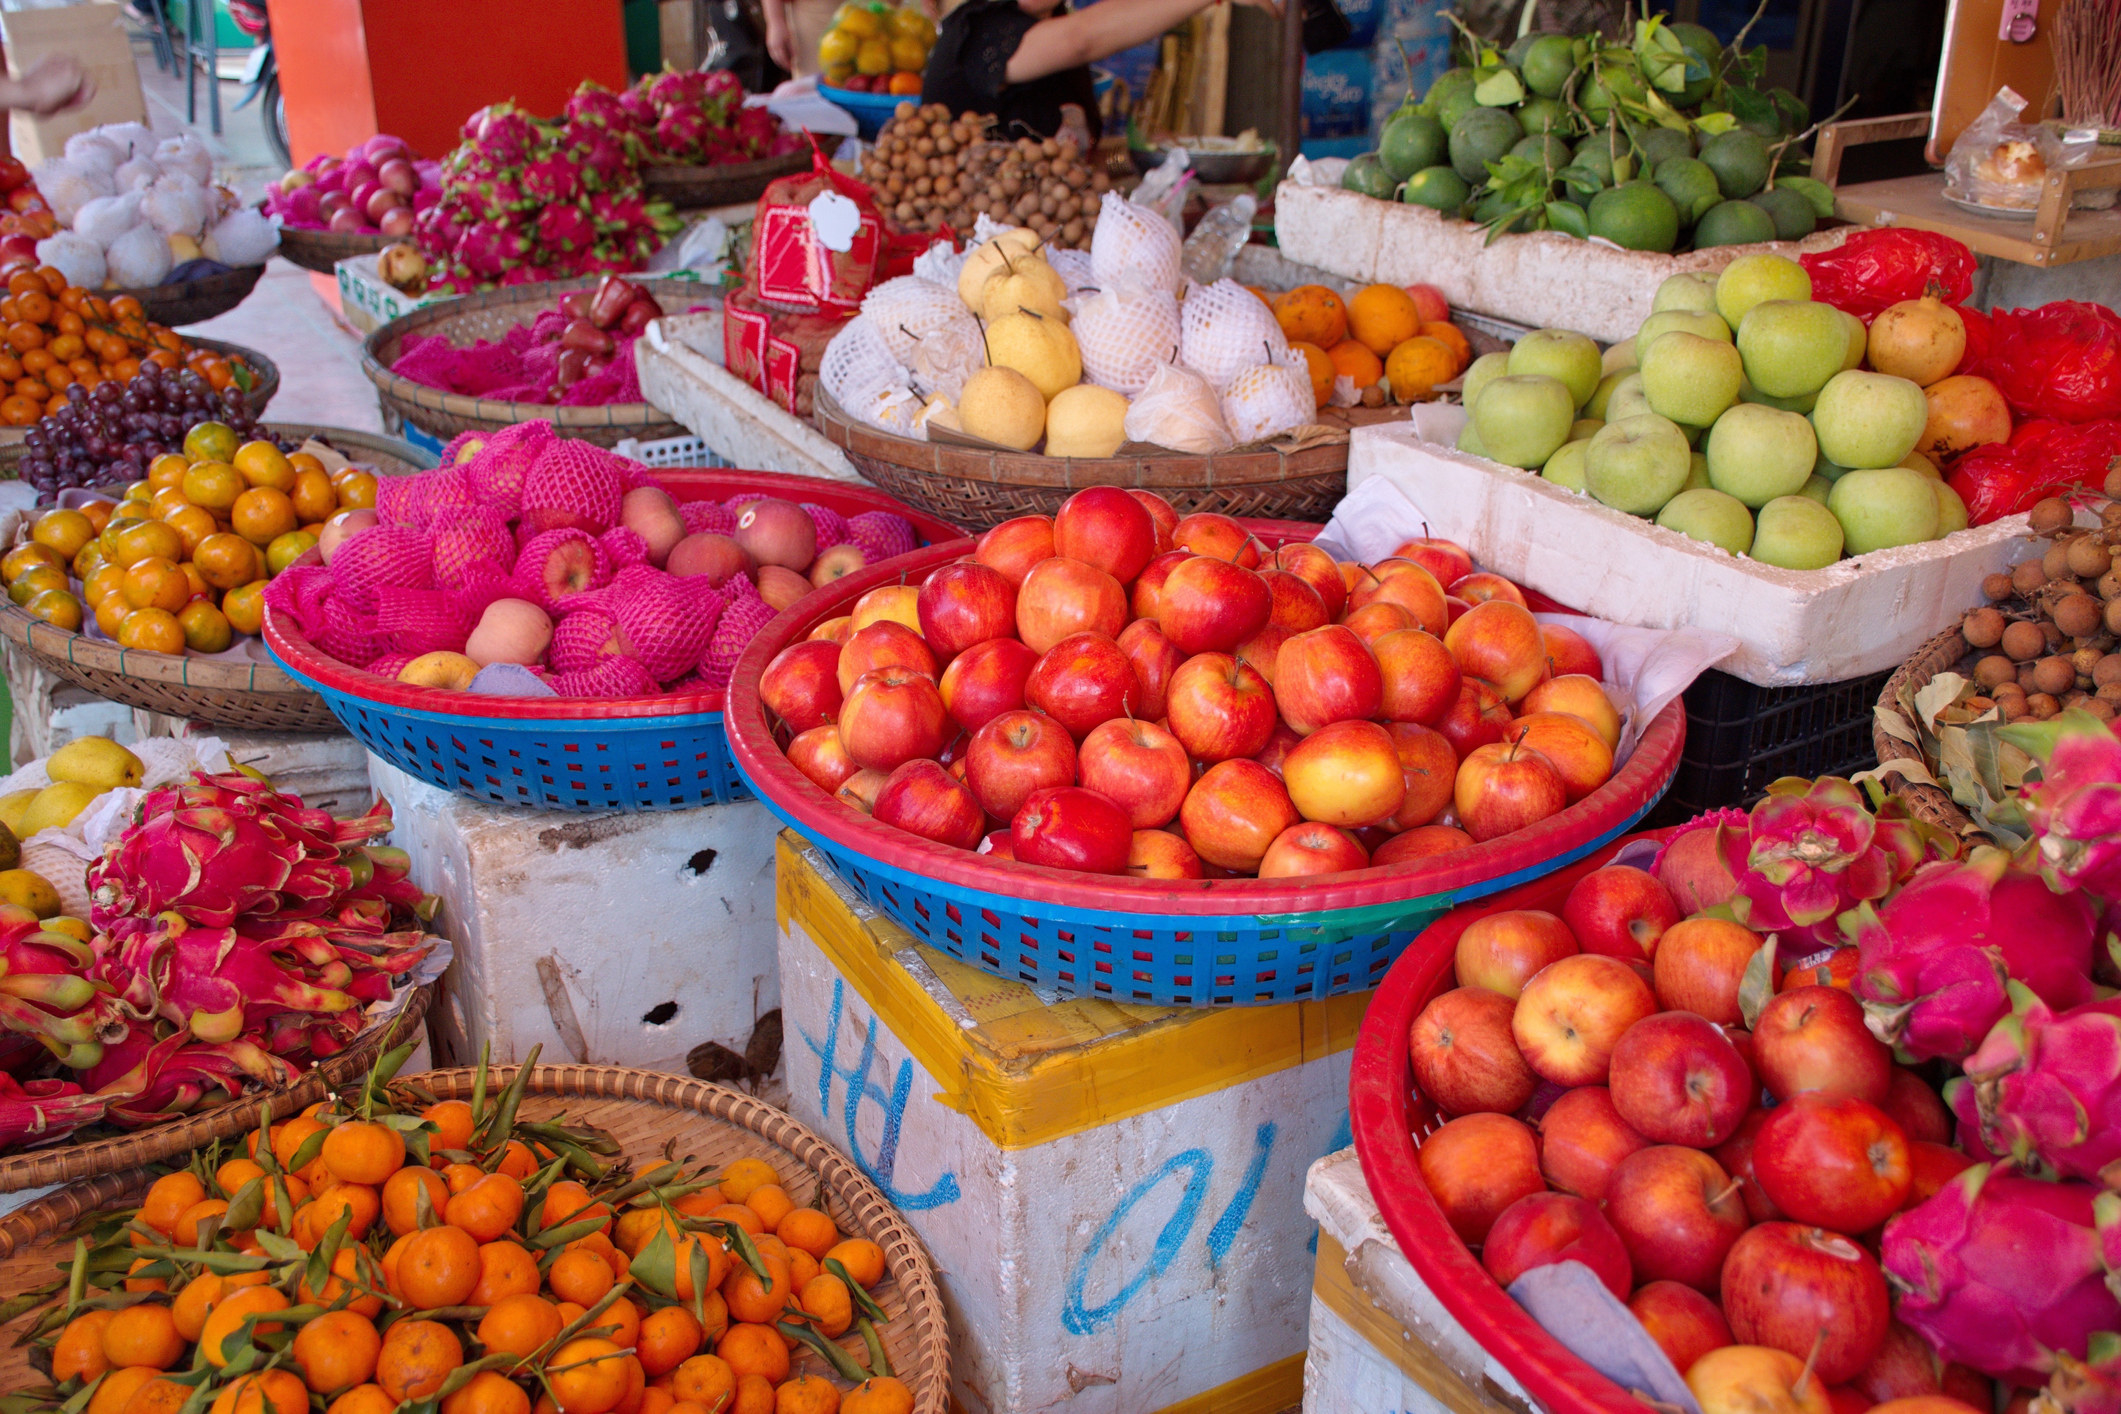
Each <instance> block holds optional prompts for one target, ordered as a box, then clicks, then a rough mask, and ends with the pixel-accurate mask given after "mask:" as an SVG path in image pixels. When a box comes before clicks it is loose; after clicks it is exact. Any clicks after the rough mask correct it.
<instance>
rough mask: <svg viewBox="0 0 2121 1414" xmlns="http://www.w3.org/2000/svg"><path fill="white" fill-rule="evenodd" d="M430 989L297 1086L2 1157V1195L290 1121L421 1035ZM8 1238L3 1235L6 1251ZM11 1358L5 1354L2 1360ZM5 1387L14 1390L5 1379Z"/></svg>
mask: <svg viewBox="0 0 2121 1414" xmlns="http://www.w3.org/2000/svg"><path fill="white" fill-rule="evenodd" d="M428 1001H429V993H428V989H427V988H425V987H414V988H412V989H411V991H410V992H409V993H408V994H407V996H406V998H405V1004H404V1005H403V1006H402V1007H400V1008H399V1009H398V1011H397V1013H396V1014H395V1015H394V1016H392V1017H389V1018H386V1019H384V1020H381V1021H378V1022H376V1023H375V1024H373V1025H371V1026H369V1027H368V1028H367V1029H365V1030H364V1031H362V1032H361V1034H360V1035H358V1036H356V1037H355V1038H354V1040H353V1044H352V1045H350V1046H348V1047H347V1048H346V1049H345V1050H343V1051H341V1052H339V1053H338V1054H337V1055H335V1056H332V1057H330V1058H329V1059H327V1060H323V1061H319V1062H318V1063H317V1064H316V1065H315V1066H314V1067H312V1068H311V1069H310V1071H309V1073H308V1074H306V1075H304V1076H303V1077H302V1078H301V1079H300V1080H297V1081H296V1082H295V1083H294V1084H292V1085H289V1086H286V1087H284V1088H282V1089H279V1090H259V1091H255V1092H253V1093H251V1094H248V1095H244V1096H242V1097H241V1098H240V1099H235V1100H231V1101H229V1102H228V1103H227V1104H225V1105H219V1106H216V1107H215V1108H213V1109H210V1110H202V1111H200V1112H199V1113H197V1114H191V1115H186V1116H185V1117H184V1118H182V1119H178V1120H173V1121H171V1122H170V1123H168V1124H158V1125H156V1126H154V1127H153V1128H151V1129H134V1130H128V1131H126V1132H123V1133H119V1134H114V1135H112V1136H111V1137H110V1138H107V1139H94V1138H88V1137H85V1136H83V1135H80V1134H76V1135H75V1136H74V1137H72V1138H69V1139H67V1140H65V1141H64V1142H62V1143H61V1144H59V1145H57V1146H56V1147H54V1148H50V1149H32V1150H30V1151H28V1152H27V1153H21V1154H11V1155H9V1156H8V1157H6V1158H0V1193H18V1192H20V1191H21V1190H23V1189H25V1188H42V1187H45V1186H46V1185H48V1184H53V1183H73V1182H77V1181H78V1180H80V1179H84V1178H97V1177H100V1176H103V1175H106V1174H114V1173H122V1172H124V1171H126V1170H131V1169H137V1168H138V1167H139V1166H140V1165H142V1164H153V1163H160V1162H162V1161H163V1160H165V1159H168V1158H169V1157H170V1156H172V1155H174V1154H182V1153H186V1152H188V1151H190V1150H192V1149H196V1148H198V1147H199V1146H200V1145H201V1144H209V1143H212V1142H213V1141H214V1140H216V1139H226V1138H228V1137H229V1136H230V1135H232V1134H242V1133H245V1132H246V1131H249V1130H252V1129H256V1128H257V1127H258V1116H259V1115H260V1113H262V1112H263V1110H264V1108H265V1107H266V1106H267V1105H271V1106H272V1111H273V1114H275V1115H276V1116H280V1117H282V1118H284V1117H286V1116H288V1115H291V1114H294V1113H295V1112H296V1111H297V1110H300V1109H302V1108H304V1107H305V1106H308V1105H312V1104H315V1103H316V1102H317V1101H318V1100H321V1099H323V1098H324V1097H325V1096H326V1095H327V1094H329V1093H330V1092H332V1091H333V1090H336V1089H338V1088H340V1087H341V1086H345V1085H351V1084H354V1083H355V1082H357V1081H358V1080H359V1079H360V1078H361V1076H363V1075H365V1074H366V1073H367V1072H368V1068H369V1067H370V1066H372V1065H374V1064H375V1062H376V1057H377V1056H378V1055H380V1054H382V1052H383V1050H384V1045H383V1043H384V1041H385V1040H386V1039H388V1040H389V1041H390V1043H391V1044H392V1045H399V1044H402V1043H403V1042H405V1041H407V1040H410V1039H412V1038H413V1037H415V1036H417V1035H419V1034H420V1028H421V1027H423V1026H424V1025H426V1022H427V1004H428ZM5 1250H6V1238H5V1237H4V1236H0V1251H5ZM4 1363H5V1357H0V1364H4ZM0 1387H10V1388H11V1387H12V1386H11V1385H9V1384H8V1382H7V1381H6V1380H4V1379H0Z"/></svg>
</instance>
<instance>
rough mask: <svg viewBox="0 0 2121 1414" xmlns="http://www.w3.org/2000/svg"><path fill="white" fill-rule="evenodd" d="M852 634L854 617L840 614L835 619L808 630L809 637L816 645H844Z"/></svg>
mask: <svg viewBox="0 0 2121 1414" xmlns="http://www.w3.org/2000/svg"><path fill="white" fill-rule="evenodd" d="M853 633H854V616H853V615H852V614H841V615H840V616H839V617H838V618H836V619H827V620H825V621H824V622H823V623H821V624H819V625H818V626H817V627H816V628H814V629H812V630H810V633H809V637H810V639H811V640H812V641H813V642H817V643H845V642H846V641H847V640H848V638H849V637H850V636H852V635H853Z"/></svg>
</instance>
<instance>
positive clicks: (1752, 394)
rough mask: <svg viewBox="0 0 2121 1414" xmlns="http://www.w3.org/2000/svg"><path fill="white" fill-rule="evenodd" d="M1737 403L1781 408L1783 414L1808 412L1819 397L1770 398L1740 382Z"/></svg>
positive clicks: (1810, 395) (1816, 395)
mask: <svg viewBox="0 0 2121 1414" xmlns="http://www.w3.org/2000/svg"><path fill="white" fill-rule="evenodd" d="M1739 357H1741V358H1743V357H1744V355H1743V354H1741V355H1739ZM1738 401H1739V402H1741V403H1759V404H1761V405H1762V406H1763V407H1771V408H1781V409H1782V410H1783V411H1784V412H1810V411H1811V410H1812V406H1813V404H1815V403H1817V402H1818V401H1819V395H1818V394H1817V393H1806V394H1804V395H1803V396H1802V397H1796V398H1771V397H1769V396H1768V395H1767V394H1765V393H1763V392H1761V391H1760V390H1759V389H1758V388H1755V387H1754V386H1753V385H1752V384H1751V383H1746V382H1740V383H1739V385H1738Z"/></svg>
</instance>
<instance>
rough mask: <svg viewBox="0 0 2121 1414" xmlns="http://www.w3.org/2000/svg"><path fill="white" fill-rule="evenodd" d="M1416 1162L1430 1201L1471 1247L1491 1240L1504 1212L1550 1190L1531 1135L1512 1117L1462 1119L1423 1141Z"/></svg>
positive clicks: (1483, 1116) (1496, 1115)
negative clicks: (1546, 1189)
mask: <svg viewBox="0 0 2121 1414" xmlns="http://www.w3.org/2000/svg"><path fill="white" fill-rule="evenodd" d="M1415 1157H1416V1159H1417V1160H1418V1161H1419V1163H1420V1165H1421V1179H1422V1182H1423V1183H1426V1184H1427V1185H1428V1187H1429V1195H1430V1196H1431V1197H1433V1198H1434V1199H1435V1200H1436V1206H1437V1207H1439V1208H1441V1209H1443V1215H1444V1219H1445V1221H1447V1222H1449V1223H1450V1224H1451V1229H1452V1231H1454V1232H1456V1233H1457V1234H1458V1235H1459V1237H1460V1238H1461V1239H1463V1240H1464V1241H1465V1242H1466V1243H1467V1244H1468V1245H1469V1246H1475V1247H1477V1246H1479V1245H1480V1244H1481V1243H1482V1242H1484V1241H1485V1240H1486V1239H1487V1236H1488V1229H1489V1228H1491V1227H1493V1226H1494V1225H1495V1219H1496V1218H1498V1217H1500V1216H1502V1211H1503V1209H1505V1208H1507V1207H1509V1206H1510V1205H1511V1204H1512V1203H1514V1202H1516V1201H1517V1200H1518V1199H1519V1198H1522V1197H1524V1196H1526V1195H1527V1194H1531V1193H1538V1192H1540V1191H1541V1190H1543V1189H1544V1188H1545V1187H1546V1183H1545V1182H1544V1181H1543V1180H1542V1179H1541V1178H1540V1177H1539V1155H1538V1145H1537V1144H1535V1143H1534V1142H1533V1139H1532V1131H1531V1130H1530V1129H1529V1128H1527V1127H1526V1126H1525V1125H1524V1124H1523V1122H1521V1121H1519V1120H1514V1119H1511V1118H1510V1117H1509V1116H1508V1115H1499V1114H1469V1115H1461V1116H1459V1117H1458V1118H1457V1119H1454V1120H1451V1121H1450V1122H1448V1123H1446V1124H1444V1125H1442V1126H1441V1127H1440V1128H1438V1129H1437V1131H1436V1132H1435V1133H1434V1134H1431V1135H1430V1136H1429V1137H1428V1138H1426V1139H1424V1140H1423V1141H1422V1142H1421V1148H1420V1150H1419V1151H1418V1152H1417V1153H1416V1156H1415Z"/></svg>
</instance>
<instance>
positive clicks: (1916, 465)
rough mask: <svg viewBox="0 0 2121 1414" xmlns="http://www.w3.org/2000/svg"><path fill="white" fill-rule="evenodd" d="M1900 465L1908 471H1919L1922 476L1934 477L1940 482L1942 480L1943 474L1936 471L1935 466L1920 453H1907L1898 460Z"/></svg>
mask: <svg viewBox="0 0 2121 1414" xmlns="http://www.w3.org/2000/svg"><path fill="white" fill-rule="evenodd" d="M1900 464H1901V465H1902V466H1904V467H1906V468H1907V469H1908V470H1909V471H1919V472H1921V473H1922V474H1923V475H1924V476H1934V477H1936V478H1937V479H1938V480H1940V481H1941V480H1943V479H1944V473H1943V472H1941V471H1939V470H1937V464H1936V463H1935V462H1933V461H1931V460H1930V459H1929V458H1928V457H1926V456H1924V455H1923V454H1922V453H1920V452H1909V453H1908V454H1907V455H1906V456H1904V457H1902V458H1901V459H1900Z"/></svg>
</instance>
